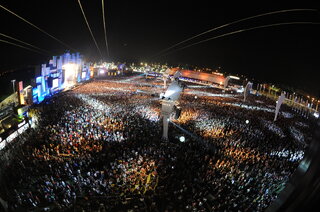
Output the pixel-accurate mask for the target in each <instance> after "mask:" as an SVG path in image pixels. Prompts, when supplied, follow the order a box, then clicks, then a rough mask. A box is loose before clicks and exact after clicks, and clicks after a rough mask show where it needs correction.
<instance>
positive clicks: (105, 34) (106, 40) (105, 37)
mask: <svg viewBox="0 0 320 212" xmlns="http://www.w3.org/2000/svg"><path fill="white" fill-rule="evenodd" d="M102 19H103V29H104V40H105V42H106V48H107V55H108V57H110V54H109V47H108V39H107V30H106V20H105V15H104V0H102Z"/></svg>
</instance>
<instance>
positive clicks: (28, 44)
mask: <svg viewBox="0 0 320 212" xmlns="http://www.w3.org/2000/svg"><path fill="white" fill-rule="evenodd" d="M0 35H1V36H3V37H6V38H9V39H12V40H14V41H18V42H20V43H23V44H25V45H27V46H30V47H33V48H35V49H37V50H39V51H42V52H46V53H48V54H49V55H53V54H52V53H51V52H49V51H47V50H44V49H41V48H39V47H37V46H35V45H32V44H30V43H27V42H24V41H22V40H19V39H16V38H14V37H11V36H9V35H5V34H3V33H0Z"/></svg>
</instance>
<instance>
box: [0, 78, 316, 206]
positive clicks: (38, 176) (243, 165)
mask: <svg viewBox="0 0 320 212" xmlns="http://www.w3.org/2000/svg"><path fill="white" fill-rule="evenodd" d="M161 83H162V82H161V81H157V80H155V79H148V80H146V79H145V78H143V77H141V76H138V75H135V76H132V77H123V78H117V79H115V78H114V79H101V80H94V81H91V82H88V83H85V84H82V85H79V86H78V87H76V88H75V89H73V90H70V91H67V92H63V93H60V94H57V95H56V96H54V97H52V98H51V99H48V100H46V101H45V102H43V103H41V104H40V105H37V106H35V107H33V109H32V114H35V115H36V116H38V121H39V123H38V126H37V127H36V128H33V129H29V130H28V131H27V132H25V133H24V134H23V135H21V136H20V137H18V138H17V139H16V140H15V141H14V142H13V143H17V144H16V145H18V143H19V142H23V144H22V145H21V146H19V147H18V148H17V147H16V146H14V145H12V146H10V148H16V149H15V151H14V154H13V155H12V158H11V160H10V162H6V163H4V162H3V163H2V165H1V166H2V167H1V169H3V170H5V172H4V173H3V180H4V182H5V185H6V186H5V188H4V189H1V190H2V191H1V194H2V195H1V196H3V197H5V198H4V199H5V200H7V201H8V202H9V205H10V209H11V210H12V211H15V210H17V211H19V210H21V211H22V210H26V209H29V210H32V211H35V210H41V209H44V208H47V209H48V210H59V211H60V210H61V211H69V210H70V211H165V210H167V211H174V210H175V211H211V210H213V211H224V210H225V211H238V210H239V211H263V210H265V209H266V208H267V207H268V206H269V205H270V203H271V202H272V200H274V198H276V197H277V195H278V193H279V192H280V191H281V190H282V189H283V187H284V185H285V183H286V182H287V181H288V179H289V178H290V176H291V175H292V173H293V172H294V170H295V169H296V168H297V166H298V164H299V162H300V161H301V159H302V158H303V156H304V151H305V150H306V148H307V147H308V143H309V142H310V139H311V135H312V133H311V132H312V130H313V126H314V124H313V123H314V120H311V118H305V117H301V116H300V115H298V114H297V113H296V112H294V110H292V109H291V108H289V107H288V106H286V105H283V106H281V111H282V112H281V113H280V115H279V117H278V120H277V121H276V122H273V118H274V109H275V102H274V101H272V100H270V99H266V98H265V97H262V96H254V95H250V97H249V98H248V100H247V102H245V103H244V102H243V101H242V99H243V97H242V94H233V93H231V92H226V93H222V91H221V90H218V89H214V88H209V87H206V86H200V85H196V84H191V83H186V88H185V90H184V92H183V94H182V96H181V100H180V101H179V102H180V106H181V109H182V112H181V115H180V117H179V119H177V120H175V119H174V114H173V116H172V118H171V123H170V124H169V141H163V140H162V139H161V135H162V119H161V112H160V110H161V103H160V101H159V94H160V93H161V92H164V89H163V86H162V84H161ZM246 120H248V121H247V122H246ZM182 135H183V136H185V138H186V140H185V142H180V141H179V137H180V136H182ZM8 148H9V147H8ZM8 148H7V149H5V150H4V151H10V150H8ZM11 151H12V150H11ZM2 185H3V184H2Z"/></svg>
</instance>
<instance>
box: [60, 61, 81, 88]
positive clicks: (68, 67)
mask: <svg viewBox="0 0 320 212" xmlns="http://www.w3.org/2000/svg"><path fill="white" fill-rule="evenodd" d="M62 69H64V71H65V72H64V77H65V82H64V87H70V86H73V85H74V84H75V83H76V80H77V79H76V76H77V70H78V65H77V64H73V63H67V64H64V65H63V66H62Z"/></svg>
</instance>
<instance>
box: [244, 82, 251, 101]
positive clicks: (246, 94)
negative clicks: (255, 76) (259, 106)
mask: <svg viewBox="0 0 320 212" xmlns="http://www.w3.org/2000/svg"><path fill="white" fill-rule="evenodd" d="M251 88H252V82H248V83H247V85H246V87H245V89H244V92H243V101H244V102H245V101H246V100H247V97H248V95H249V94H250V91H251Z"/></svg>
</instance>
